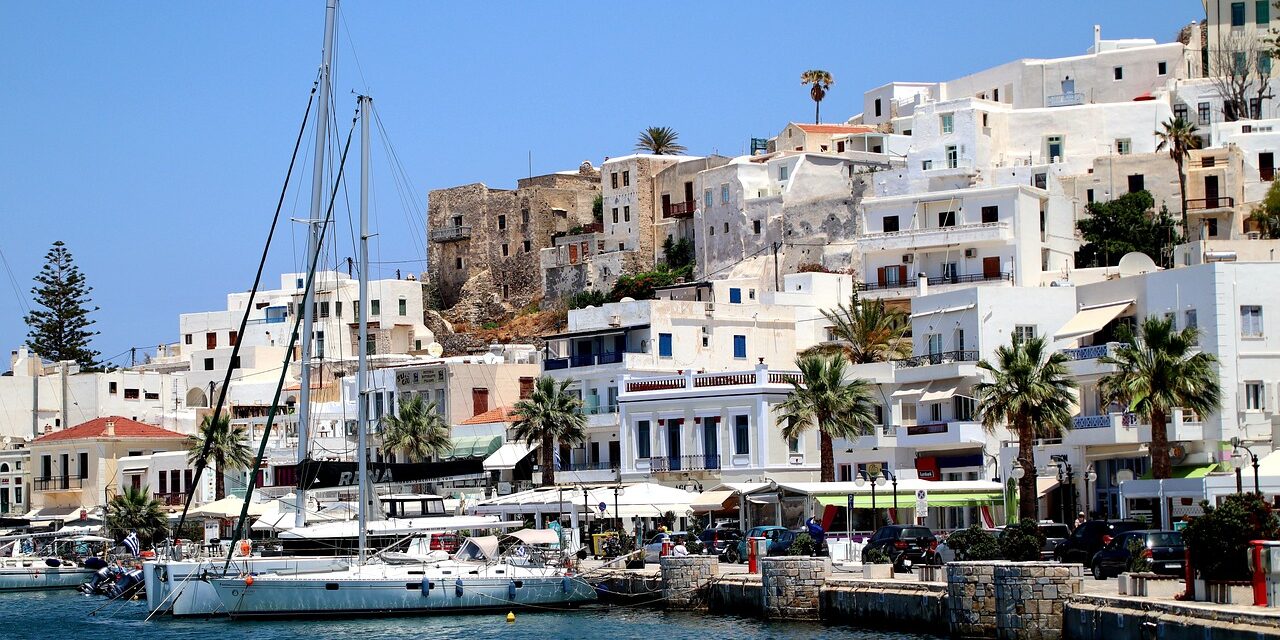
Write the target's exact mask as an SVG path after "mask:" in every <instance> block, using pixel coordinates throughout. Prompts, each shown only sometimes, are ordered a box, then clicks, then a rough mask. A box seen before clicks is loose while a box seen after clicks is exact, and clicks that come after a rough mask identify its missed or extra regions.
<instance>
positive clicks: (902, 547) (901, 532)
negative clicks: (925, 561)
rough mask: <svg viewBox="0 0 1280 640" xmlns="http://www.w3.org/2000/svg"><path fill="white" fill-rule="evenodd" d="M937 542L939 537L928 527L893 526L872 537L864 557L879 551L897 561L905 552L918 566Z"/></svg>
mask: <svg viewBox="0 0 1280 640" xmlns="http://www.w3.org/2000/svg"><path fill="white" fill-rule="evenodd" d="M937 542H938V538H937V536H935V535H933V531H930V530H929V528H928V527H921V526H917V525H913V524H891V525H888V526H884V527H880V529H879V530H877V531H876V533H875V535H873V536H871V539H870V540H868V541H867V546H865V547H863V548H862V557H864V558H865V557H866V556H867V554H868V553H869V552H873V551H876V550H879V551H883V552H884V553H885V555H887V556H889V557H890V558H893V559H896V558H897V557H898V556H899V555H901V554H902V553H904V552H905V553H906V555H907V559H908V560H910V561H911V562H912V563H914V564H918V563H919V562H920V559H921V558H923V557H924V555H925V553H926V552H928V551H930V549H931V548H932V547H933V545H935V544H937Z"/></svg>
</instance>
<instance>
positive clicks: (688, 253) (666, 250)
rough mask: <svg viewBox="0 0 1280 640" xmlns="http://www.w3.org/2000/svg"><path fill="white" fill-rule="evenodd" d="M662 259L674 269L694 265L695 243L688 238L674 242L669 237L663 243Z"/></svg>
mask: <svg viewBox="0 0 1280 640" xmlns="http://www.w3.org/2000/svg"><path fill="white" fill-rule="evenodd" d="M662 257H663V258H664V259H665V260H666V262H667V266H668V267H671V268H672V269H679V268H680V267H685V266H689V265H692V264H693V243H692V242H690V241H689V239H688V238H681V239H680V240H679V241H673V240H672V239H671V238H670V237H669V236H668V237H667V239H666V241H665V242H663V243H662Z"/></svg>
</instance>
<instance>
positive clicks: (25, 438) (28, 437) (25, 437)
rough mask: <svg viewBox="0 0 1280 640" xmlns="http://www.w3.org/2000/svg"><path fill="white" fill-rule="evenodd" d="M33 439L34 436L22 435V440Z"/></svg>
mask: <svg viewBox="0 0 1280 640" xmlns="http://www.w3.org/2000/svg"><path fill="white" fill-rule="evenodd" d="M32 439H33V438H32V437H31V436H22V441H23V442H31V440H32Z"/></svg>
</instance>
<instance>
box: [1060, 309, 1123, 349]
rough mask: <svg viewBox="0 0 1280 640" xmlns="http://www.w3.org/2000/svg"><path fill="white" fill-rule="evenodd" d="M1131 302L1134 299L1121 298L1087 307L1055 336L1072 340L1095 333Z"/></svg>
mask: <svg viewBox="0 0 1280 640" xmlns="http://www.w3.org/2000/svg"><path fill="white" fill-rule="evenodd" d="M1131 304H1133V300H1120V301H1118V302H1108V303H1106V304H1098V305H1093V306H1090V307H1085V308H1083V309H1081V310H1080V312H1079V313H1077V314H1076V315H1075V317H1073V318H1071V320H1070V321H1068V322H1067V324H1065V325H1063V326H1062V328H1061V329H1058V333H1057V334H1056V335H1054V338H1056V339H1058V340H1071V339H1073V338H1083V337H1085V336H1088V335H1093V334H1095V333H1097V332H1099V331H1101V330H1102V328H1103V327H1105V326H1107V323H1108V322H1111V321H1112V320H1115V319H1116V317H1117V316H1119V315H1120V314H1122V313H1124V310H1125V309H1128V308H1129V305H1131Z"/></svg>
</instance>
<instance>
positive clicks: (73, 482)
mask: <svg viewBox="0 0 1280 640" xmlns="http://www.w3.org/2000/svg"><path fill="white" fill-rule="evenodd" d="M32 486H33V487H34V488H35V490H36V491H78V490H80V489H82V488H83V487H84V479H83V478H71V477H67V476H62V477H58V478H36V479H35V480H34V481H32Z"/></svg>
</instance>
